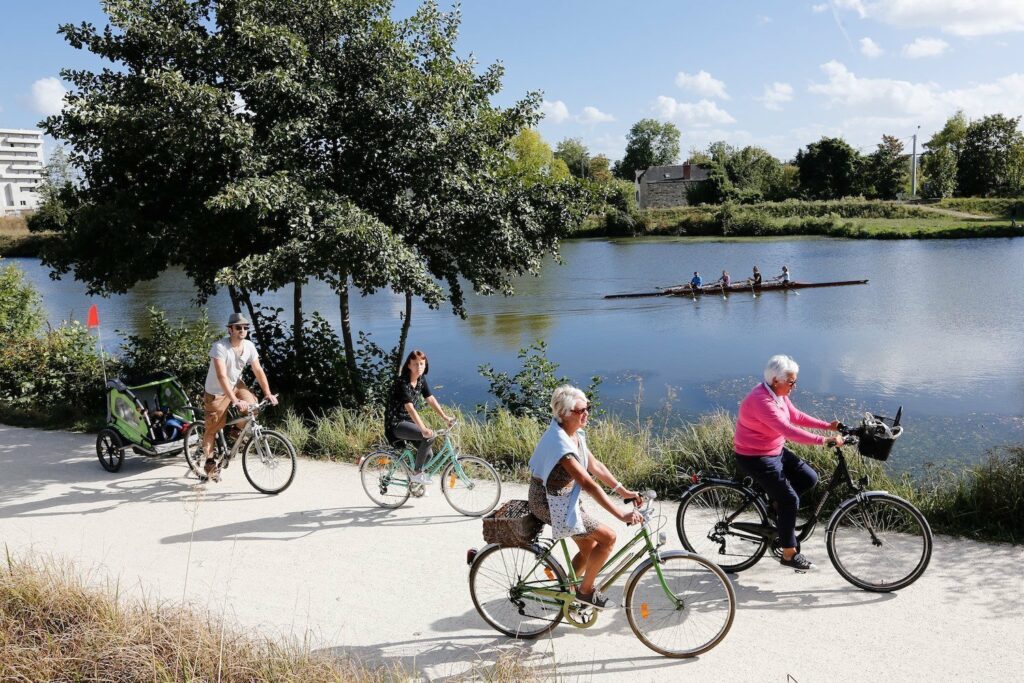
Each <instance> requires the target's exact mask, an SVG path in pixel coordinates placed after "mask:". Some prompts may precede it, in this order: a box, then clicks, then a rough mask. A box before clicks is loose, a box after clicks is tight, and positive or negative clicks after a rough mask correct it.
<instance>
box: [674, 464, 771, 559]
mask: <svg viewBox="0 0 1024 683" xmlns="http://www.w3.org/2000/svg"><path fill="white" fill-rule="evenodd" d="M748 498H749V493H748V492H747V490H746V489H744V488H742V487H740V486H738V485H735V484H718V483H708V484H699V485H697V486H695V487H693V488H691V489H690V490H688V491H687V492H686V493H685V494H683V499H682V500H681V501H680V502H679V511H678V512H677V513H676V531H677V532H678V533H679V540H680V541H681V542H682V544H683V547H684V548H686V549H687V550H689V551H691V552H694V553H697V554H698V555H702V556H703V557H706V558H708V559H710V560H711V561H712V562H714V563H715V564H717V565H718V566H719V567H721V568H722V571H725V572H730V573H735V572H741V571H743V570H744V569H749V568H750V567H752V566H754V565H755V564H757V561H758V560H760V559H761V557H762V556H763V555H764V553H765V551H766V550H767V549H768V542H767V541H766V540H764V538H762V537H760V536H757V535H756V534H754V533H752V532H745V531H742V530H737V529H734V528H733V527H732V524H733V523H736V522H739V523H743V524H749V525H751V526H764V525H767V524H768V514H767V512H766V511H765V510H764V507H763V506H762V505H761V502H760V501H758V500H754V501H753V502H750V503H748V502H747V500H748ZM743 505H746V507H745V508H744V510H743V512H740V513H739V514H736V511H737V510H739V509H740V507H741V506H743ZM730 518H731V519H730Z"/></svg>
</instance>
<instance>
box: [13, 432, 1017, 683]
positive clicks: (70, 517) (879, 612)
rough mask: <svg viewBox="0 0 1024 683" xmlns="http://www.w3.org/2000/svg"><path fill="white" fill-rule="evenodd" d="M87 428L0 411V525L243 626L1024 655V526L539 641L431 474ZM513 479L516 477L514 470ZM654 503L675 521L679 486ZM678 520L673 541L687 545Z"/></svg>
mask: <svg viewBox="0 0 1024 683" xmlns="http://www.w3.org/2000/svg"><path fill="white" fill-rule="evenodd" d="M93 444H94V440H93V437H91V436H88V435H80V434H67V433H61V432H44V431H37V430H28V429H17V428H12V427H3V426H0V472H2V476H3V484H2V486H0V540H2V542H3V543H4V544H6V545H7V546H8V547H9V549H10V550H11V551H12V552H14V553H16V554H18V555H25V554H27V553H29V552H34V553H36V554H39V555H52V556H54V557H58V558H61V559H64V560H69V561H72V562H74V563H75V564H76V565H77V567H79V569H80V570H81V572H82V574H83V575H85V576H87V577H88V578H89V580H90V581H92V582H95V583H102V582H104V581H117V582H119V585H120V588H121V590H122V592H126V593H128V594H134V595H145V596H148V597H149V598H150V599H153V600H170V601H181V600H182V599H183V598H184V599H185V600H187V601H189V602H191V603H193V604H196V605H199V606H201V607H208V608H210V609H212V610H213V611H214V612H215V613H217V614H224V615H225V616H226V618H227V619H228V620H230V621H232V622H234V623H236V624H240V625H243V626H244V627H247V628H251V629H255V630H259V631H261V632H263V633H268V634H271V635H284V636H292V637H296V638H303V637H306V638H308V639H309V640H310V642H312V643H313V644H314V647H315V648H316V649H321V650H328V651H335V650H336V651H345V652H349V653H353V654H355V655H357V656H359V657H361V658H363V659H365V660H368V661H370V662H373V661H396V660H397V661H400V662H402V663H403V664H405V665H406V666H408V667H409V668H412V667H415V668H417V669H419V670H421V671H423V672H424V673H425V674H426V675H427V676H428V677H430V678H431V679H433V680H442V679H444V678H445V677H446V676H449V675H451V674H454V673H457V672H462V671H465V670H466V669H467V668H469V667H485V666H487V665H488V664H489V663H491V662H493V661H494V659H495V658H496V656H497V654H498V653H499V652H501V651H503V650H507V649H510V648H521V650H522V656H523V657H525V658H527V661H528V662H530V663H531V664H533V665H535V666H536V667H542V668H543V669H544V670H546V671H549V672H552V673H554V672H557V676H558V680H566V681H569V680H609V681H610V680H618V681H622V680H628V681H630V682H631V683H636V682H638V681H654V680H657V681H667V680H680V679H682V678H683V677H685V680H690V681H720V682H725V681H779V682H784V681H793V680H795V681H799V682H800V683H806V682H808V681H833V680H835V681H878V680H884V681H954V680H955V681H1009V680H1018V679H1019V677H1020V672H1021V671H1022V670H1024V548H1022V547H1020V546H1006V545H1002V546H1000V545H987V544H981V543H973V542H966V541H958V540H954V539H950V538H945V537H940V538H938V539H937V544H936V547H935V552H934V556H933V559H932V564H931V566H930V567H929V569H928V572H927V573H926V574H925V576H924V577H923V578H922V579H921V580H920V581H918V583H916V584H915V585H913V586H912V587H910V588H909V589H907V590H905V591H903V592H900V593H897V594H889V595H879V594H873V593H867V592H864V591H861V590H858V589H856V588H854V587H853V586H851V585H849V584H847V583H846V582H845V581H843V579H842V578H841V577H840V576H839V575H838V574H837V573H836V572H835V571H834V570H833V569H832V567H831V565H830V564H829V563H828V558H827V554H826V552H825V549H824V546H823V544H822V539H821V537H820V536H821V535H820V534H819V535H818V537H817V538H815V539H812V542H811V543H810V544H809V545H808V546H807V548H806V553H807V554H808V555H809V556H811V557H812V559H814V560H816V561H818V563H819V566H820V569H819V571H817V572H816V573H813V574H808V575H798V574H795V573H793V572H791V571H788V570H785V569H783V568H781V567H780V566H779V565H778V564H776V563H774V562H772V561H769V560H764V561H762V562H761V563H760V564H759V565H757V566H756V567H754V568H753V569H751V570H750V571H748V572H745V573H743V574H740V575H738V576H736V577H734V580H735V584H734V585H735V588H736V593H737V596H738V600H739V605H738V611H737V614H736V621H735V623H734V625H733V628H732V631H731V632H730V633H729V635H728V636H727V638H726V639H725V641H724V642H723V643H722V644H721V645H719V646H718V647H717V648H716V649H714V650H712V651H711V652H710V653H708V654H706V655H704V656H702V657H700V658H697V659H694V660H687V661H675V660H668V659H665V658H663V657H660V656H658V655H656V654H655V653H653V652H651V651H649V650H648V649H647V648H645V647H644V646H643V645H642V644H641V643H640V642H639V641H638V640H636V639H635V638H634V637H633V635H632V632H631V631H630V630H629V626H628V624H627V622H626V618H625V615H624V614H623V613H622V611H621V610H613V611H609V612H608V613H606V614H605V615H603V616H602V619H601V621H600V622H598V623H597V624H596V625H595V626H594V627H593V628H591V629H589V630H588V631H578V630H575V629H573V628H571V627H569V626H565V625H562V626H559V627H558V629H556V630H555V632H554V634H553V636H552V637H547V638H544V639H541V640H538V641H536V642H532V643H525V644H524V643H516V642H514V641H510V640H508V639H506V638H504V637H500V636H498V634H496V633H495V632H493V631H490V630H489V629H488V628H487V627H486V625H485V624H484V622H483V621H482V620H481V619H480V618H479V617H478V616H477V614H476V612H475V611H474V609H473V604H472V602H471V600H470V597H469V592H468V589H467V576H468V571H467V567H466V564H465V554H466V549H467V548H469V547H472V546H480V545H482V541H481V539H480V522H479V520H476V519H468V518H465V517H462V516H461V515H458V514H456V513H455V512H454V511H453V510H452V509H451V508H449V507H448V505H447V503H446V502H445V500H444V498H443V497H442V496H441V495H440V492H439V491H437V490H435V491H434V492H433V495H432V496H431V497H429V498H426V499H420V500H414V501H410V503H409V504H408V505H407V506H406V507H404V508H402V509H400V510H397V511H387V510H382V509H379V508H376V507H374V506H372V504H371V503H370V502H369V500H368V499H367V498H366V496H365V494H364V493H363V491H362V488H361V487H360V484H359V478H358V473H357V471H356V469H355V468H354V467H353V466H351V465H339V464H330V463H324V462H316V461H310V460H305V459H303V460H301V461H300V463H299V471H298V475H297V477H296V480H295V483H294V484H293V485H292V487H291V488H290V489H288V490H287V491H286V492H285V493H283V494H281V495H280V496H276V497H270V496H264V495H261V494H258V493H256V492H255V491H253V490H252V489H251V488H250V487H249V485H248V484H247V482H246V481H245V479H244V477H243V476H242V472H241V468H240V465H238V464H235V465H233V466H232V468H230V469H228V470H227V471H226V474H225V478H224V481H223V482H222V483H220V484H217V485H210V486H209V487H205V486H196V484H195V479H191V478H186V477H184V476H183V475H184V473H185V468H184V465H183V461H182V460H180V459H177V458H174V459H168V460H164V461H153V460H148V459H145V458H141V457H137V456H129V457H128V458H127V459H126V461H125V465H124V467H123V468H122V470H121V472H119V473H117V474H109V473H107V472H105V471H104V470H102V469H101V468H100V466H99V464H98V463H97V461H96V458H95V455H94V452H93V447H94V446H93ZM508 497H523V488H522V487H521V486H515V485H506V491H505V495H504V498H508ZM591 509H593V506H591ZM662 514H664V515H666V517H667V519H668V520H669V521H670V522H671V520H674V516H675V509H674V506H673V505H672V504H671V503H666V504H664V505H663V507H662ZM616 528H618V529H621V531H622V533H621V534H620V536H622V535H625V529H624V528H623V527H621V526H617V527H616ZM667 531H668V532H669V543H668V547H669V548H678V547H680V545H679V541H678V539H677V538H676V537H675V533H674V531H673V530H672V529H671V528H668V529H667ZM613 598H614V599H616V600H618V599H620V598H621V588H619V589H617V590H616V591H614V592H613Z"/></svg>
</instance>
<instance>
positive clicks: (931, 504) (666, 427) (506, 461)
mask: <svg viewBox="0 0 1024 683" xmlns="http://www.w3.org/2000/svg"><path fill="white" fill-rule="evenodd" d="M459 417H460V424H461V425H462V426H461V427H460V430H459V434H458V437H457V439H458V445H459V448H460V450H462V451H464V452H466V453H472V454H474V455H479V456H481V457H483V458H485V459H486V460H488V461H489V462H491V463H492V464H493V465H495V466H496V467H498V468H499V469H500V470H501V471H502V474H503V476H505V477H508V478H509V479H512V480H517V481H526V480H527V476H528V472H529V469H528V463H529V460H530V455H531V454H532V453H533V448H534V446H535V445H536V444H537V441H538V440H539V439H540V435H541V433H542V431H543V429H544V426H543V425H540V424H538V423H536V422H534V421H532V420H530V419H528V418H517V417H514V416H512V415H510V414H509V413H505V412H503V413H500V414H498V415H497V416H495V417H494V418H493V419H490V420H486V421H481V420H477V419H475V418H473V417H467V416H465V415H460V416H459ZM282 428H283V430H284V431H285V432H286V433H287V434H288V436H289V438H291V439H292V441H293V443H295V445H296V447H297V448H299V450H300V451H302V452H303V453H305V454H307V455H310V456H313V457H320V458H328V459H332V460H342V461H347V462H355V461H357V460H358V458H359V457H360V456H362V455H364V454H366V453H369V452H370V451H372V450H374V449H376V448H378V447H379V446H380V445H381V444H382V443H384V433H383V419H382V418H381V416H380V415H379V414H378V413H376V412H372V411H369V412H354V411H349V410H342V409H338V410H335V411H332V412H330V413H327V414H325V415H321V416H319V417H316V418H313V419H310V420H303V419H300V418H299V417H298V416H297V415H295V414H294V413H289V414H288V415H287V416H286V417H285V419H284V421H283V425H282ZM734 429H735V423H734V422H733V419H732V418H731V417H730V416H729V415H727V414H725V413H715V414H712V415H708V416H705V417H704V418H702V419H701V420H700V421H698V422H697V423H695V424H675V425H672V424H656V422H655V420H653V419H647V420H638V421H631V420H626V419H624V418H621V417H616V416H606V417H603V418H601V419H599V420H595V421H594V422H593V423H592V424H591V425H590V426H589V427H588V429H587V440H588V442H589V443H590V444H591V447H592V448H593V450H594V452H595V453H596V454H597V456H598V457H599V458H600V459H601V460H602V461H603V462H605V463H606V464H607V465H608V466H609V467H610V468H611V470H612V471H613V472H614V473H615V474H616V476H617V477H619V478H620V480H621V481H622V482H623V483H624V484H625V485H626V486H628V487H630V488H632V489H641V490H642V489H648V488H652V489H654V490H655V491H657V492H658V494H659V496H663V497H669V498H678V497H679V495H680V493H681V492H682V490H683V489H684V488H685V486H686V482H685V481H681V480H680V478H679V475H678V472H679V471H683V472H688V473H693V472H697V471H704V472H718V473H724V474H734V472H733V464H732V459H733V458H732V437H733V431H734ZM791 447H792V448H793V450H794V451H795V452H796V453H797V454H798V455H799V456H800V457H801V458H803V459H804V460H806V461H807V462H809V463H811V465H812V466H814V468H815V469H816V470H818V472H819V473H822V474H823V475H826V476H827V475H828V474H830V473H831V472H832V469H833V468H834V467H835V456H834V455H833V454H832V452H831V451H830V450H826V449H823V448H818V447H812V446H801V445H793V446H791ZM847 453H848V454H849V455H848V461H849V462H850V465H851V467H852V469H853V470H854V472H855V476H860V475H867V476H868V478H869V479H870V482H871V487H872V488H875V489H885V490H888V491H891V492H893V493H895V494H896V495H899V496H902V497H904V498H906V499H907V500H909V501H911V502H912V503H914V505H916V506H917V507H919V508H920V509H921V511H922V512H924V513H925V516H926V517H927V518H928V520H929V521H930V523H931V524H932V525H933V528H934V529H935V531H939V532H943V533H948V534H954V535H959V536H966V537H970V538H976V539H979V540H989V541H1008V542H1011V543H1021V542H1024V446H1007V447H1004V448H1002V449H997V450H995V451H993V452H991V453H990V454H989V456H988V458H987V460H986V461H985V462H984V463H983V464H982V465H978V466H975V467H969V468H967V469H965V470H964V471H961V472H953V471H951V470H948V469H939V470H936V471H933V472H932V473H930V474H929V475H928V476H927V477H926V478H924V479H923V480H915V479H911V478H910V476H909V475H903V476H901V477H899V478H894V477H890V476H889V475H888V474H886V470H885V468H884V466H883V465H882V463H880V462H877V461H875V460H870V459H867V458H863V457H861V456H860V455H859V454H857V453H856V452H855V450H853V449H848V450H847ZM896 457H898V452H897V456H896ZM823 489H824V487H823V486H818V487H817V488H816V492H818V493H820V492H822V491H823ZM814 502H816V501H812V504H813V503H814ZM833 502H838V501H833Z"/></svg>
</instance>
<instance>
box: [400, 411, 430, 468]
mask: <svg viewBox="0 0 1024 683" xmlns="http://www.w3.org/2000/svg"><path fill="white" fill-rule="evenodd" d="M392 431H393V432H394V435H395V438H397V439H402V440H404V441H411V442H412V443H414V444H416V464H415V465H414V466H413V472H414V473H416V474H419V473H420V472H422V471H423V467H424V466H425V465H426V464H427V461H428V460H430V458H431V457H432V456H433V455H434V451H433V449H432V448H431V447H430V444H431V440H430V439H426V438H424V437H423V430H421V429H420V428H419V427H417V426H416V423H415V422H405V421H403V422H399V423H398V424H396V425H395V426H394V429H392Z"/></svg>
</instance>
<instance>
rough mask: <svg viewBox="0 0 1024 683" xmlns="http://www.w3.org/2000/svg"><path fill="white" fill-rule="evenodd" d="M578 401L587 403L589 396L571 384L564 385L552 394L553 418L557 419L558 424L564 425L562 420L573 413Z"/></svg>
mask: <svg viewBox="0 0 1024 683" xmlns="http://www.w3.org/2000/svg"><path fill="white" fill-rule="evenodd" d="M577 401H583V402H584V403H586V402H587V395H586V394H584V393H583V392H582V391H580V390H579V389H577V388H576V387H574V386H573V385H571V384H563V385H562V386H560V387H558V388H557V389H555V393H553V394H551V417H553V418H555V421H556V422H558V424H562V418H564V417H565V416H566V415H568V414H569V413H571V412H572V411H573V408H575V406H576V402H577Z"/></svg>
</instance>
